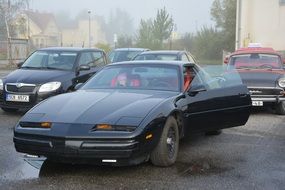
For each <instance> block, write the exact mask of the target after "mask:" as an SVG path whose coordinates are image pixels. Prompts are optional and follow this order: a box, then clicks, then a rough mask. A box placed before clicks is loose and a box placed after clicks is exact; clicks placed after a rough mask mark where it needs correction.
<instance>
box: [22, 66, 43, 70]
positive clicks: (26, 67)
mask: <svg viewBox="0 0 285 190" xmlns="http://www.w3.org/2000/svg"><path fill="white" fill-rule="evenodd" d="M21 69H42V67H30V66H24V67H21Z"/></svg>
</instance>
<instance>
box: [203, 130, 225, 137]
mask: <svg viewBox="0 0 285 190" xmlns="http://www.w3.org/2000/svg"><path fill="white" fill-rule="evenodd" d="M221 133H222V130H215V131H208V132H206V133H205V135H207V136H215V135H220V134H221Z"/></svg>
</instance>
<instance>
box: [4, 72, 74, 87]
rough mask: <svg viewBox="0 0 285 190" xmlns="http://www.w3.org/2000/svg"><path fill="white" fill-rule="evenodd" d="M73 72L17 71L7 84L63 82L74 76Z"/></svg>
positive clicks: (7, 78)
mask: <svg viewBox="0 0 285 190" xmlns="http://www.w3.org/2000/svg"><path fill="white" fill-rule="evenodd" d="M73 74H74V73H73V72H72V71H59V70H38V69H37V70H34V69H17V70H15V71H13V72H12V73H10V74H9V75H8V76H6V78H5V83H27V84H43V83H46V82H53V81H59V82H63V80H64V81H65V80H66V79H68V78H69V77H70V76H72V75H73Z"/></svg>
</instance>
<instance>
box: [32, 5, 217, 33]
mask: <svg viewBox="0 0 285 190" xmlns="http://www.w3.org/2000/svg"><path fill="white" fill-rule="evenodd" d="M213 1H214V0H202V1H197V0H141V1H138V0H100V1H99V0H80V1H79V0H32V1H31V3H30V8H31V9H33V10H39V11H41V12H53V13H58V12H61V11H64V12H68V13H69V14H70V16H72V17H74V16H76V15H77V14H78V13H79V12H80V11H81V10H84V9H88V10H91V12H92V14H93V15H98V16H103V17H104V18H105V19H108V17H109V15H110V13H111V11H114V10H115V9H116V8H120V9H122V10H124V11H126V12H128V13H129V15H130V16H131V17H132V19H133V23H134V25H135V27H136V28H137V27H138V25H139V22H140V20H141V19H147V18H153V17H155V15H156V12H157V10H158V9H161V8H163V7H165V8H166V10H167V11H168V12H169V13H170V14H171V15H172V16H173V19H174V22H175V24H176V26H177V31H178V32H180V33H185V32H196V31H197V30H199V29H200V28H201V27H202V26H204V25H207V26H210V25H213V22H212V21H211V16H210V9H211V5H212V2H213Z"/></svg>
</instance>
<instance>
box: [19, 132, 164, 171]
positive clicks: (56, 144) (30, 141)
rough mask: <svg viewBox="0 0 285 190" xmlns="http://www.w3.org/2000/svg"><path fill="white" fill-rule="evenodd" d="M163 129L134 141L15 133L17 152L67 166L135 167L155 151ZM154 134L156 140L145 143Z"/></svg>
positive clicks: (128, 139) (131, 138) (134, 138)
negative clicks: (71, 164)
mask: <svg viewBox="0 0 285 190" xmlns="http://www.w3.org/2000/svg"><path fill="white" fill-rule="evenodd" d="M161 130H162V129H161V128H160V127H156V128H153V129H152V130H151V131H150V130H147V132H143V133H141V134H139V135H137V136H135V137H127V136H125V137H124V138H122V136H121V137H112V135H111V136H109V137H104V138H102V136H101V137H97V138H96V136H93V137H91V136H81V135H77V136H73V137H52V136H46V135H40V134H31V133H22V132H19V131H18V132H17V127H16V129H15V131H14V138H13V141H14V144H15V148H16V151H18V152H21V153H26V154H30V155H37V156H44V157H47V158H49V159H52V160H55V161H58V162H64V163H84V164H86V163H87V164H98V165H102V164H103V165H104V164H111V165H118V166H124V165H136V164H139V163H141V162H143V161H145V160H146V159H147V158H148V156H149V154H150V152H151V151H152V150H153V149H154V148H155V146H156V145H157V143H158V140H159V138H160V135H159V134H161ZM149 133H152V134H156V135H153V136H154V138H152V139H146V138H145V137H146V135H147V134H149Z"/></svg>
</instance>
